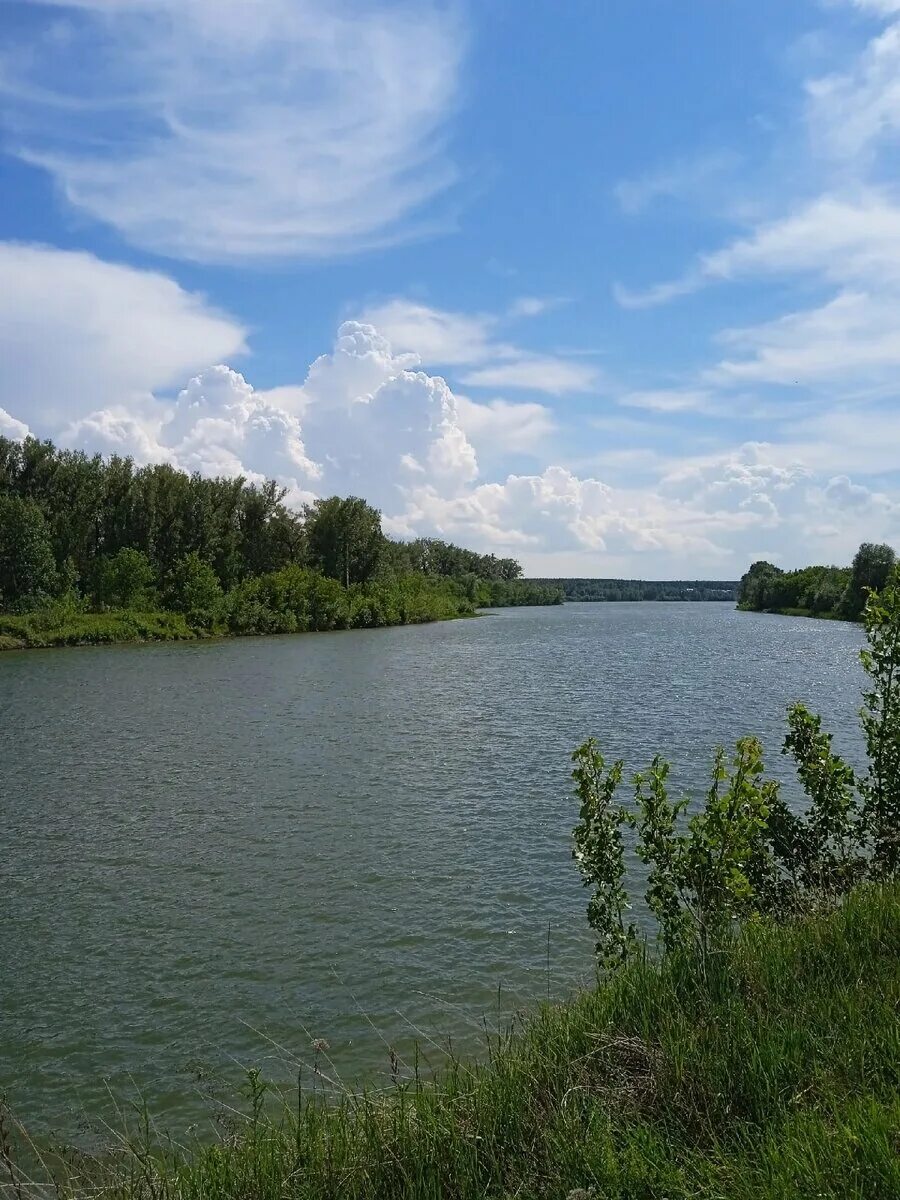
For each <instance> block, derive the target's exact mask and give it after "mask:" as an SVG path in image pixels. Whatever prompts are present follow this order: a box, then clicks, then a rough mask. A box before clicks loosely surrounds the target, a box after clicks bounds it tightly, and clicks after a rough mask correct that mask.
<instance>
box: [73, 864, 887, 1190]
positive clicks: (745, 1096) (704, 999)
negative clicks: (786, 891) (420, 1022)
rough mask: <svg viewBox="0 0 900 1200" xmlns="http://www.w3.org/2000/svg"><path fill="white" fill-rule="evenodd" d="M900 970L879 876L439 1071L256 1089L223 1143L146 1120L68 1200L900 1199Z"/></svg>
mask: <svg viewBox="0 0 900 1200" xmlns="http://www.w3.org/2000/svg"><path fill="white" fill-rule="evenodd" d="M898 964H900V887H898V886H890V887H888V886H886V887H883V888H875V887H867V888H864V889H860V890H858V891H857V892H856V893H855V894H853V895H852V896H851V897H850V898H849V899H848V900H847V901H846V902H845V903H844V904H843V906H842V907H841V908H839V909H837V910H835V911H833V912H831V913H828V914H823V915H818V916H814V917H810V918H806V919H804V920H803V921H802V922H798V923H794V924H791V925H786V926H781V927H777V926H773V925H768V924H760V925H753V926H749V927H747V928H746V929H744V930H743V932H742V933H741V934H740V935H739V936H738V937H737V938H736V939H735V941H734V942H733V943H732V944H731V945H730V946H729V947H728V948H726V949H725V950H723V951H720V952H718V953H717V954H715V955H714V956H712V957H710V958H709V959H707V960H706V961H705V962H704V961H703V960H702V959H701V958H700V957H699V956H698V955H697V954H689V953H685V954H680V955H677V956H673V957H670V958H668V959H666V960H664V961H663V962H662V963H661V964H654V963H652V962H650V961H648V960H646V959H643V960H641V961H638V962H635V963H633V964H632V965H631V966H629V967H628V968H627V969H625V970H624V971H622V972H621V973H619V974H618V975H617V976H615V977H614V978H613V979H612V980H611V981H610V982H608V983H606V984H605V985H602V986H600V987H599V988H598V989H596V990H593V991H589V992H585V993H583V994H580V995H578V996H576V997H575V998H574V999H572V1000H571V1001H570V1002H568V1003H566V1004H564V1005H560V1006H547V1007H545V1008H543V1009H542V1010H540V1011H539V1012H537V1013H536V1014H535V1015H534V1016H533V1017H532V1018H531V1019H529V1020H528V1021H527V1023H526V1024H525V1025H524V1026H523V1027H522V1028H520V1029H519V1030H518V1031H515V1032H513V1033H511V1034H509V1035H507V1036H505V1037H504V1038H502V1039H499V1040H495V1041H493V1042H492V1043H491V1045H490V1047H489V1051H488V1053H487V1054H486V1056H485V1058H484V1060H483V1061H480V1062H465V1061H458V1060H453V1061H451V1062H450V1063H449V1065H448V1066H446V1067H444V1068H442V1070H441V1071H440V1072H439V1073H438V1074H437V1076H436V1077H434V1078H433V1079H431V1080H428V1079H426V1078H424V1077H421V1076H419V1075H418V1073H416V1072H409V1071H407V1072H406V1078H402V1079H401V1082H400V1083H399V1084H398V1085H397V1086H395V1087H392V1088H391V1089H389V1090H388V1091H387V1092H376V1091H371V1092H355V1093H354V1092H345V1093H343V1094H341V1095H339V1098H338V1099H337V1100H335V1099H331V1100H329V1101H328V1102H325V1101H323V1099H322V1092H321V1090H320V1089H321V1083H319V1088H318V1089H317V1088H316V1080H315V1077H306V1078H304V1079H302V1080H301V1084H302V1086H301V1089H300V1091H299V1092H298V1094H297V1095H295V1096H294V1097H292V1098H286V1099H285V1100H284V1102H283V1104H282V1103H281V1102H279V1105H280V1107H278V1108H277V1111H276V1112H275V1113H274V1115H272V1109H271V1105H269V1104H267V1103H266V1101H265V1098H264V1097H262V1096H261V1095H260V1093H259V1088H258V1087H257V1089H256V1097H257V1098H256V1101H255V1103H253V1104H251V1105H250V1111H249V1113H248V1112H247V1102H246V1101H245V1103H244V1113H245V1115H244V1116H243V1117H242V1118H241V1120H240V1124H239V1125H238V1126H237V1128H236V1129H235V1130H234V1131H232V1133H231V1134H230V1135H229V1136H227V1137H223V1138H222V1139H221V1140H220V1141H219V1142H217V1143H216V1144H196V1145H193V1146H188V1147H184V1146H175V1145H172V1144H169V1143H166V1141H165V1140H164V1139H159V1138H153V1137H148V1135H147V1133H146V1130H145V1133H144V1134H143V1135H139V1136H137V1137H130V1136H129V1137H126V1138H124V1139H123V1141H122V1143H121V1145H120V1148H119V1150H118V1151H117V1152H116V1153H114V1154H112V1155H111V1156H110V1157H108V1158H106V1159H104V1160H85V1159H78V1158H77V1157H75V1158H70V1160H69V1164H68V1166H67V1167H66V1168H65V1170H63V1171H62V1173H61V1174H60V1175H59V1177H58V1179H57V1184H58V1194H59V1196H60V1197H66V1196H69V1195H87V1194H88V1192H90V1193H91V1194H92V1195H95V1196H110V1197H112V1196H116V1197H121V1198H122V1200H133V1198H137V1197H147V1198H148V1200H149V1198H151V1197H152V1198H153V1200H156V1198H163V1197H173V1198H174V1197H178V1198H179V1200H239V1198H240V1200H244V1198H247V1200H283V1198H284V1197H293V1198H296V1200H307V1198H310V1200H311V1198H316V1200H324V1198H326V1197H328V1198H332V1197H333V1198H334V1200H338V1198H340V1200H363V1198H366V1200H380V1198H388V1197H390V1198H396V1200H400V1198H407V1197H408V1198H415V1200H425V1198H428V1200H437V1198H439V1197H440V1198H442V1200H443V1198H448V1200H452V1198H460V1200H461V1198H463V1197H465V1198H472V1200H475V1198H476V1197H477V1198H478V1200H481V1198H482V1197H495V1198H497V1200H500V1198H504V1200H512V1198H513V1197H516V1198H518V1200H528V1198H538V1197H541V1198H545V1197H546V1198H548V1200H550V1198H558V1200H565V1198H566V1197H569V1196H570V1195H571V1194H572V1193H574V1194H575V1196H576V1197H583V1196H584V1195H585V1193H586V1194H587V1195H589V1196H594V1197H596V1198H597V1200H601V1198H605V1197H619V1198H622V1200H625V1198H628V1200H663V1198H667V1200H688V1198H691V1200H699V1198H704V1200H714V1198H715V1200H750V1198H751V1197H752V1198H754V1200H756V1198H763V1197H764V1198H767V1200H769V1198H775V1197H779V1198H785V1200H787V1198H788V1197H790V1198H792V1200H793V1198H801V1200H806V1198H810V1200H811V1198H812V1197H828V1198H834V1200H852V1198H859V1200H891V1198H894V1197H900V1025H898V1020H897V1011H898V1004H900V967H898ZM322 1070H323V1071H324V1072H326V1073H327V1072H329V1071H330V1067H329V1066H328V1065H327V1063H323V1064H322ZM149 1128H151V1129H152V1126H149ZM578 1189H584V1192H579V1191H578Z"/></svg>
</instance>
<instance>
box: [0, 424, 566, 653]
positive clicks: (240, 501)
mask: <svg viewBox="0 0 900 1200" xmlns="http://www.w3.org/2000/svg"><path fill="white" fill-rule="evenodd" d="M285 501H286V492H285V489H284V488H282V487H280V486H279V485H278V484H277V483H276V482H275V481H274V480H266V481H265V482H263V483H255V482H254V483H251V482H248V481H247V480H246V479H243V478H241V477H236V478H224V477H218V478H206V477H204V476H201V475H200V474H198V473H196V472H195V473H193V474H188V473H187V472H185V471H179V470H176V469H175V468H174V467H172V466H170V465H169V464H166V463H159V464H154V465H150V466H143V467H139V466H137V465H136V464H135V463H134V462H133V461H132V460H131V459H130V458H122V457H119V456H116V455H113V456H111V457H108V458H104V457H102V456H100V455H87V454H84V453H82V452H80V451H73V450H60V449H57V447H55V446H54V445H53V444H52V443H51V442H46V441H38V440H36V439H34V438H28V439H26V440H25V441H24V442H16V441H12V440H11V439H9V438H3V437H0V611H4V610H5V611H6V612H7V613H28V612H32V611H36V610H38V609H41V608H42V607H45V606H47V605H48V604H50V603H56V604H57V605H58V604H59V603H61V602H63V601H64V602H65V604H66V605H68V606H69V608H70V609H71V608H72V607H73V606H74V607H76V608H79V609H80V610H81V611H91V612H94V613H105V612H110V611H130V612H138V611H140V612H145V613H146V612H150V611H153V610H165V611H167V612H170V613H175V614H180V615H182V616H183V617H184V619H185V620H186V621H187V622H188V623H189V625H191V626H193V627H194V628H196V629H201V630H206V629H212V628H216V629H230V630H232V631H234V632H254V631H263V632H266V631H268V632H277V631H280V630H291V629H307V628H309V629H322V628H343V627H345V626H347V625H354V624H357V625H377V624H390V623H397V622H405V621H419V620H428V619H433V618H434V617H446V616H454V615H460V614H461V613H465V612H471V611H473V610H474V608H475V607H476V606H484V605H505V604H547V603H560V602H561V601H562V593H561V591H559V590H558V589H553V588H544V587H536V586H533V585H525V584H524V583H523V581H522V580H521V574H522V568H521V566H520V565H519V563H518V562H516V561H515V559H511V558H497V557H496V556H494V555H492V554H477V553H475V552H474V551H471V550H466V549H463V548H462V547H460V546H454V545H452V544H451V543H449V542H444V541H441V540H440V539H438V538H418V539H416V540H414V541H408V542H401V541H395V540H392V539H390V538H388V537H386V536H385V534H384V532H383V530H382V527H381V514H380V513H379V512H378V510H377V509H376V508H374V507H372V505H370V504H368V503H367V502H366V501H365V500H364V499H362V498H360V497H358V496H347V497H340V496H332V497H327V498H323V499H320V500H316V501H315V502H314V503H312V504H308V505H305V506H303V507H302V508H300V509H298V510H295V509H291V508H290V507H289V506H288V505H287V504H286V502H285Z"/></svg>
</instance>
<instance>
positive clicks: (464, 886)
mask: <svg viewBox="0 0 900 1200" xmlns="http://www.w3.org/2000/svg"><path fill="white" fill-rule="evenodd" d="M861 642H862V635H861V632H860V630H859V629H858V628H857V627H855V626H851V625H846V624H842V623H839V622H825V621H822V622H819V621H808V620H803V619H797V618H782V617H774V616H761V615H756V614H749V613H738V612H736V611H735V610H734V609H733V607H731V606H730V605H725V604H650V603H645V604H594V605H591V604H570V605H565V606H564V607H561V608H549V609H507V610H503V611H500V612H497V613H493V614H489V615H485V616H484V617H482V618H480V619H478V620H474V621H457V622H452V623H446V624H438V625H427V626H420V627H415V628H404V629H387V630H379V631H372V632H368V631H366V632H362V631H360V632H347V633H337V634H310V635H300V636H295V637H282V638H258V639H241V640H234V641H222V642H213V643H199V644H184V645H161V646H136V647H122V648H97V649H74V650H51V651H28V652H22V653H6V654H3V655H0V808H2V829H0V871H2V899H0V906H2V914H0V915H2V924H0V936H2V946H0V1092H3V1091H5V1092H6V1093H7V1095H8V1097H9V1099H10V1101H11V1102H12V1104H13V1106H14V1108H15V1110H16V1111H17V1113H18V1114H19V1115H20V1116H21V1117H23V1118H24V1119H25V1121H26V1123H28V1124H30V1125H31V1126H32V1127H33V1128H36V1129H38V1130H44V1131H46V1130H48V1129H56V1130H59V1131H60V1132H62V1133H63V1134H65V1135H66V1136H71V1135H73V1134H74V1133H76V1132H77V1131H78V1130H79V1129H82V1128H83V1127H84V1126H85V1124H86V1123H88V1124H89V1123H90V1121H91V1120H92V1119H96V1118H97V1117H100V1116H102V1117H105V1118H111V1119H113V1120H114V1119H115V1118H114V1117H113V1113H114V1107H113V1101H114V1099H115V1101H116V1102H127V1101H129V1100H133V1099H134V1098H135V1097H136V1096H138V1095H140V1096H142V1097H143V1098H144V1099H145V1100H146V1102H147V1104H148V1105H149V1107H150V1109H151V1111H152V1112H153V1113H154V1114H155V1115H156V1117H157V1118H158V1119H159V1120H160V1122H161V1123H162V1124H164V1125H166V1126H168V1127H169V1128H171V1129H172V1130H173V1132H175V1133H176V1134H177V1133H179V1132H181V1131H184V1129H185V1127H186V1126H188V1125H189V1124H192V1123H194V1122H197V1121H202V1120H205V1119H206V1114H208V1113H209V1112H210V1110H211V1102H210V1099H209V1095H210V1093H211V1092H214V1091H215V1089H216V1088H217V1087H218V1086H222V1087H225V1088H230V1087H232V1086H233V1085H234V1084H235V1083H236V1082H238V1081H239V1080H240V1068H241V1067H244V1066H249V1065H258V1066H260V1067H262V1068H263V1070H264V1071H265V1072H266V1073H268V1074H269V1075H271V1076H272V1077H274V1078H276V1079H286V1078H289V1077H290V1076H291V1075H292V1074H293V1072H294V1070H295V1069H296V1064H297V1063H298V1062H304V1063H309V1062H311V1061H312V1060H313V1059H314V1058H315V1056H316V1052H315V1051H314V1050H313V1049H312V1048H311V1043H312V1041H313V1039H318V1038H323V1039H326V1040H327V1042H328V1044H329V1046H330V1048H331V1049H330V1051H329V1056H330V1057H331V1058H332V1059H333V1060H334V1063H335V1067H336V1069H337V1070H339V1071H340V1072H341V1073H342V1077H343V1078H346V1079H352V1078H356V1077H358V1076H362V1075H366V1074H371V1073H373V1072H374V1073H375V1074H378V1073H379V1072H384V1071H386V1070H387V1062H388V1049H387V1047H388V1045H392V1046H395V1047H396V1048H397V1050H398V1053H399V1054H400V1055H401V1057H405V1056H407V1055H408V1053H409V1047H410V1045H411V1042H412V1040H413V1038H414V1037H416V1036H422V1035H424V1036H425V1037H426V1041H425V1046H426V1048H427V1047H428V1044H429V1043H428V1041H427V1038H432V1039H433V1040H434V1041H435V1042H436V1043H438V1044H445V1043H446V1038H447V1037H448V1036H451V1037H453V1039H454V1043H455V1044H456V1045H460V1044H462V1045H464V1046H468V1045H470V1044H472V1042H473V1040H474V1039H477V1037H478V1036H479V1035H478V1027H479V1024H480V1022H482V1021H483V1020H485V1021H487V1023H488V1024H495V1023H496V1022H497V1020H498V1019H503V1018H504V1017H505V1015H506V1014H508V1013H509V1012H510V1011H511V1010H514V1009H516V1008H517V1007H519V1006H523V1005H528V1004H532V1003H534V1002H535V1001H536V1000H537V999H539V998H541V997H544V996H546V995H547V993H548V990H549V991H550V992H552V993H553V994H554V995H558V994H562V993H564V992H565V991H567V990H569V989H570V988H571V987H573V986H575V985H577V984H578V983H579V982H580V981H584V980H587V979H589V978H590V976H591V937H590V935H589V932H588V930H587V929H586V926H585V921H584V916H583V911H584V902H585V898H586V896H585V893H584V892H583V891H582V889H581V887H580V886H579V881H578V878H577V874H576V871H575V868H574V865H573V863H572V862H571V859H570V831H571V828H572V826H573V824H574V822H575V820H576V819H577V807H576V804H575V802H574V800H573V799H572V797H571V795H570V790H569V774H568V773H569V769H570V764H569V753H570V751H571V750H572V748H573V747H574V746H575V745H576V744H577V743H579V742H580V741H582V740H583V739H584V738H585V737H586V736H588V735H589V734H594V735H595V736H597V738H598V739H599V741H600V743H601V746H602V748H603V749H604V752H607V753H608V754H609V755H610V756H622V757H624V758H625V760H626V763H627V766H628V768H630V769H633V770H636V769H638V768H640V767H643V766H646V765H647V763H648V762H649V760H650V758H651V757H652V755H653V754H654V752H656V751H657V750H661V751H664V752H665V753H667V755H668V756H669V757H670V759H671V761H672V764H673V776H674V786H675V788H676V789H677V790H679V791H689V790H691V789H693V790H694V791H700V790H702V789H703V787H704V786H705V784H706V779H707V773H708V770H709V764H710V762H711V754H712V750H713V748H714V747H715V745H716V744H717V743H720V742H722V743H726V744H727V743H729V742H733V740H734V739H735V738H736V737H738V736H740V735H741V734H744V733H747V732H755V733H758V734H759V735H761V736H762V738H763V740H764V742H765V744H766V746H767V747H768V748H769V761H770V763H771V767H772V771H773V773H776V774H778V775H779V776H780V777H783V778H785V779H786V780H789V779H790V773H789V770H788V764H787V763H786V761H785V760H783V759H782V758H781V756H780V755H779V754H778V752H777V751H778V748H779V745H780V740H781V737H782V734H783V717H784V709H785V706H786V704H787V703H788V702H789V701H791V700H793V699H798V698H803V699H805V700H807V701H808V702H809V703H810V704H812V705H813V706H815V707H817V708H818V709H820V710H821V711H822V713H823V716H824V717H825V719H826V722H827V724H828V725H829V727H831V728H833V729H834V730H835V733H836V736H835V743H836V745H837V747H838V748H839V749H841V750H843V751H844V752H846V753H848V754H849V756H850V757H851V758H852V759H854V760H858V758H859V754H860V738H859V734H858V729H857V724H856V720H855V713H856V710H857V708H858V707H859V699H860V687H861V682H862V677H861V672H860V669H859V666H858V664H857V659H856V652H857V650H858V648H859V646H860V645H861ZM435 1053H436V1051H435ZM327 1070H328V1071H329V1072H330V1071H331V1068H330V1067H328V1068H327Z"/></svg>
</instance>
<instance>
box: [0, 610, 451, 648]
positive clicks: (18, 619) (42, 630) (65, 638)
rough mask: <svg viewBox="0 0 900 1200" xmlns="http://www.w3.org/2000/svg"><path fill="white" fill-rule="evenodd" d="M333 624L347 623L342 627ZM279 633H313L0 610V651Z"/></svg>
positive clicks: (118, 614) (142, 616) (169, 618)
mask: <svg viewBox="0 0 900 1200" xmlns="http://www.w3.org/2000/svg"><path fill="white" fill-rule="evenodd" d="M474 615H475V612H474V610H471V611H466V612H457V613H453V614H448V615H446V616H435V617H423V618H420V619H418V620H417V621H415V622H411V621H391V622H383V623H382V625H405V624H412V623H415V624H426V623H431V622H433V621H452V620H460V619H462V618H464V617H469V616H474ZM372 627H373V626H354V628H372ZM334 628H350V626H346V625H341V626H334ZM280 632H293V633H297V632H316V631H311V630H277V629H276V630H270V629H259V630H252V629H245V630H241V631H239V632H232V631H231V630H229V629H228V628H227V627H223V626H218V627H214V628H213V629H203V628H200V627H196V626H192V625H190V624H189V623H188V621H187V620H186V618H185V617H184V616H182V614H181V613H171V612H149V613H143V612H129V611H125V610H119V611H112V612H106V613H72V614H68V615H67V616H65V617H64V618H56V617H53V616H51V617H49V618H48V617H47V616H46V615H45V614H42V613H33V614H28V615H25V616H9V615H4V614H0V651H2V650H47V649H52V648H55V647H62V646H111V645H129V644H131V645H135V644H141V643H143V642H186V641H197V640H199V639H203V638H210V637H217V638H235V637H253V636H261V635H264V634H272V633H280Z"/></svg>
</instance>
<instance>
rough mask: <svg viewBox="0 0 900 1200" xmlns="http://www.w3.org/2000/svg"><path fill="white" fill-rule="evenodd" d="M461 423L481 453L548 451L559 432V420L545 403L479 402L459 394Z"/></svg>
mask: <svg viewBox="0 0 900 1200" xmlns="http://www.w3.org/2000/svg"><path fill="white" fill-rule="evenodd" d="M456 406H457V411H458V413H459V423H460V425H461V426H462V428H463V429H464V430H465V432H466V436H467V437H468V438H469V440H470V441H471V442H472V443H473V444H474V445H475V447H476V448H477V449H478V450H479V452H482V451H483V452H484V453H486V454H493V455H495V456H498V455H505V454H537V453H538V452H539V451H543V452H546V448H547V439H548V438H550V437H552V436H553V434H554V433H555V432H556V429H557V424H556V419H555V417H554V415H553V412H552V410H551V409H549V408H547V406H546V405H544V404H534V403H522V404H513V403H511V402H510V401H508V400H502V399H496V400H489V401H488V402H487V403H486V404H478V403H476V402H475V401H474V400H470V399H469V397H468V396H457V397H456Z"/></svg>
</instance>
